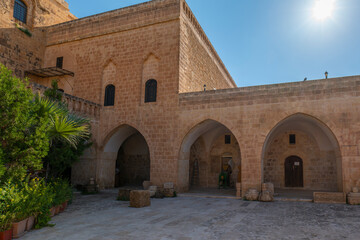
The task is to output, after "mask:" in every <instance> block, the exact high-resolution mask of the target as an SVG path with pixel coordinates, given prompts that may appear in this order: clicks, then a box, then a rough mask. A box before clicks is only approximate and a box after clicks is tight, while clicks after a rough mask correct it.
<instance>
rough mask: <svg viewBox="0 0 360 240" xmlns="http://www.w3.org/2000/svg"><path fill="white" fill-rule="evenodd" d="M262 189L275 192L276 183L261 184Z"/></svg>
mask: <svg viewBox="0 0 360 240" xmlns="http://www.w3.org/2000/svg"><path fill="white" fill-rule="evenodd" d="M261 191H269V192H270V193H272V194H274V193H275V190H274V184H273V183H270V182H268V183H263V184H262V185H261Z"/></svg>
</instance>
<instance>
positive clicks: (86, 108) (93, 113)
mask: <svg viewBox="0 0 360 240" xmlns="http://www.w3.org/2000/svg"><path fill="white" fill-rule="evenodd" d="M30 88H31V89H32V90H33V92H34V93H39V94H40V95H43V94H44V92H45V90H46V89H48V87H45V86H43V85H40V84H38V83H34V82H31V83H30ZM63 101H64V102H65V103H66V104H67V105H68V107H69V110H70V112H74V113H77V114H80V115H82V116H86V117H88V118H90V119H93V120H98V119H99V117H100V109H101V105H99V104H97V103H94V102H90V101H88V100H85V99H82V98H78V97H75V96H72V95H69V94H67V93H63Z"/></svg>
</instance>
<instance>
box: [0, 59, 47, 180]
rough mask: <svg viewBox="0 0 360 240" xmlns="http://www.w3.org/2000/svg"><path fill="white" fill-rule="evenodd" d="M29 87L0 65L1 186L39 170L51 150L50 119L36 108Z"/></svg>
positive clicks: (38, 107)
mask: <svg viewBox="0 0 360 240" xmlns="http://www.w3.org/2000/svg"><path fill="white" fill-rule="evenodd" d="M27 84H28V83H27V81H26V80H24V81H22V80H20V79H18V78H16V77H14V76H12V72H11V71H10V70H8V69H6V68H5V67H4V66H3V65H1V64H0V102H1V104H0V166H1V167H0V185H1V181H4V180H5V179H10V178H11V179H16V180H19V179H20V180H21V179H23V178H24V177H25V175H26V171H27V170H33V171H34V170H40V169H41V168H42V161H41V160H42V158H44V157H45V156H46V155H47V152H48V150H49V137H48V135H47V132H48V130H49V124H48V123H49V120H50V119H49V115H48V114H46V113H45V112H43V111H41V106H38V105H37V104H34V101H33V99H34V95H33V94H32V92H31V90H30V89H28V88H27V87H26V86H27ZM5 170H6V171H5ZM11 179H10V180H11Z"/></svg>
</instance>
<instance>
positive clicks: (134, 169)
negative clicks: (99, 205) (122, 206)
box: [98, 125, 150, 188]
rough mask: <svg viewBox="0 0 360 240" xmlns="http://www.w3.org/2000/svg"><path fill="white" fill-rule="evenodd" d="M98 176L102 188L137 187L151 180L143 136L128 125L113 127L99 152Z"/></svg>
mask: <svg viewBox="0 0 360 240" xmlns="http://www.w3.org/2000/svg"><path fill="white" fill-rule="evenodd" d="M100 166H101V169H98V173H99V178H100V180H101V181H102V182H103V183H104V185H105V186H104V187H106V188H108V187H122V186H131V187H140V186H142V183H143V181H149V180H150V151H149V146H148V144H147V141H146V140H145V138H144V136H143V135H142V134H141V133H140V132H139V131H138V130H137V129H136V128H134V127H132V126H130V125H122V126H120V127H118V128H117V129H115V130H114V131H113V132H112V133H111V134H110V137H109V138H108V140H107V142H106V145H105V146H104V152H103V153H102V160H101V165H100Z"/></svg>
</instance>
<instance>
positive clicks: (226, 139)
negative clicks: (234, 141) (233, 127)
mask: <svg viewBox="0 0 360 240" xmlns="http://www.w3.org/2000/svg"><path fill="white" fill-rule="evenodd" d="M225 144H231V136H230V135H225Z"/></svg>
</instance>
